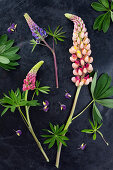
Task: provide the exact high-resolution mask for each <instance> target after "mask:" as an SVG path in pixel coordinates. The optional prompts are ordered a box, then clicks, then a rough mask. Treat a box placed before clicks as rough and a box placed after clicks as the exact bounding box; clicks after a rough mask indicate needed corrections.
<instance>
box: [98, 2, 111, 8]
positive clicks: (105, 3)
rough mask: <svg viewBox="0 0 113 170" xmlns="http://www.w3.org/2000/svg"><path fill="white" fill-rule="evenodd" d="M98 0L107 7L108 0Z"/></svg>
mask: <svg viewBox="0 0 113 170" xmlns="http://www.w3.org/2000/svg"><path fill="white" fill-rule="evenodd" d="M100 2H101V3H102V4H103V5H104V6H105V7H106V8H109V2H108V0H100Z"/></svg>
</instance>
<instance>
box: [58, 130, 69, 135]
mask: <svg viewBox="0 0 113 170" xmlns="http://www.w3.org/2000/svg"><path fill="white" fill-rule="evenodd" d="M67 131H68V130H63V131H62V132H60V133H59V135H65V134H66V133H67Z"/></svg>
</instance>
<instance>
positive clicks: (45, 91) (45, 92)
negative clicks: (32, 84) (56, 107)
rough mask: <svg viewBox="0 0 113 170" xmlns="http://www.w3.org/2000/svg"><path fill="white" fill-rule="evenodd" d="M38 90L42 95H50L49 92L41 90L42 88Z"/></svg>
mask: <svg viewBox="0 0 113 170" xmlns="http://www.w3.org/2000/svg"><path fill="white" fill-rule="evenodd" d="M38 90H39V91H40V92H42V93H45V94H49V93H48V92H47V91H44V90H41V89H40V88H39V89H38Z"/></svg>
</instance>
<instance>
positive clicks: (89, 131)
mask: <svg viewBox="0 0 113 170" xmlns="http://www.w3.org/2000/svg"><path fill="white" fill-rule="evenodd" d="M81 132H84V133H93V130H92V129H83V130H81Z"/></svg>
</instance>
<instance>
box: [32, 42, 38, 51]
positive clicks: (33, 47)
mask: <svg viewBox="0 0 113 170" xmlns="http://www.w3.org/2000/svg"><path fill="white" fill-rule="evenodd" d="M36 45H37V44H34V45H33V48H32V50H31V52H33V51H34V49H35V47H36Z"/></svg>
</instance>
